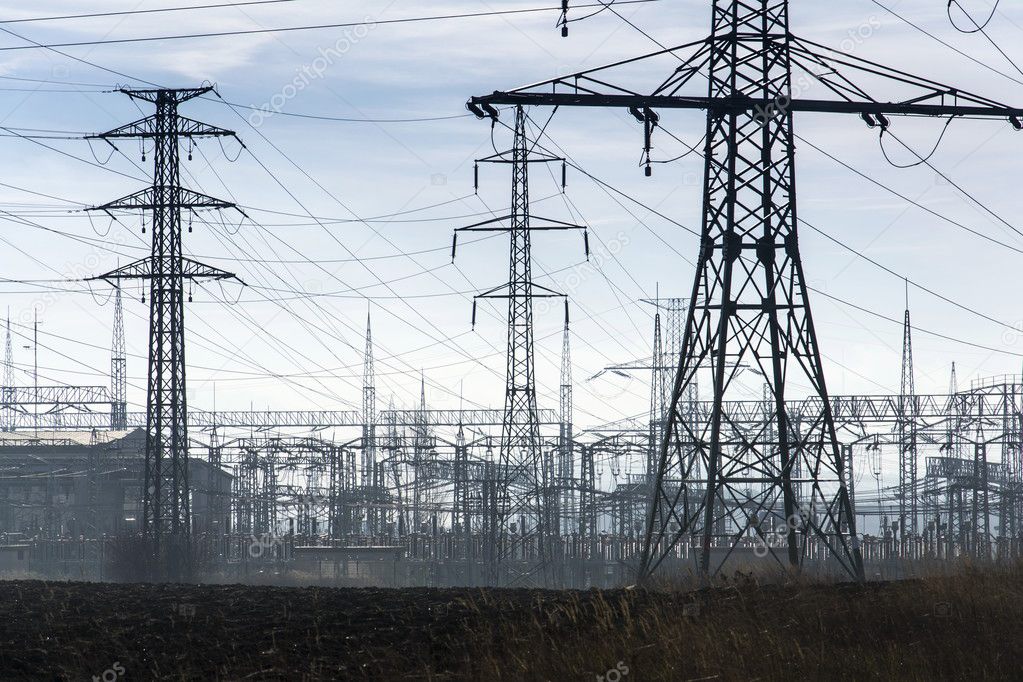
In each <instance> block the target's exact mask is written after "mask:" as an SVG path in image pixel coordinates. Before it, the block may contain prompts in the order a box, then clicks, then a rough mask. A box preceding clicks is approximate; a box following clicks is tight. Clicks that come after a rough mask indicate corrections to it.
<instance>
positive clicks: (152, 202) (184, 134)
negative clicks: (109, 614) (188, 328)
mask: <svg viewBox="0 0 1023 682" xmlns="http://www.w3.org/2000/svg"><path fill="white" fill-rule="evenodd" d="M211 90H212V87H202V88H188V89H176V90H169V89H155V90H134V89H124V88H122V89H121V92H122V93H124V94H126V95H128V96H129V97H131V98H132V99H136V100H141V101H144V102H149V103H151V104H154V105H156V113H155V114H153V115H151V116H147V117H145V118H143V119H140V120H138V121H135V122H133V123H129V124H127V125H125V126H121V127H120V128H115V129H114V130H111V131H109V132H106V133H102V134H99V135H91V136H89V139H99V140H105V141H106V142H108V143H109V144H111V146H113V142H111V140H116V139H122V138H140V139H141V140H142V141H143V145H144V144H145V142H146V141H147V140H151V141H152V142H153V147H154V149H153V184H152V186H151V187H148V188H146V189H143V190H141V191H138V192H135V193H134V194H130V195H128V196H126V197H124V198H122V199H117V200H115V201H112V202H110V203H107V204H103V205H102V206H98V207H95V208H93V209H90V210H97V211H105V212H107V213H109V214H111V215H113V211H117V210H139V211H150V212H151V213H152V219H151V225H152V249H151V253H150V255H149V257H147V258H143V259H141V260H138V261H135V262H134V263H129V264H128V265H126V266H124V267H121V268H118V269H117V270H114V271H112V272H108V273H106V274H105V275H100V276H98V277H94V278H93V279H98V280H105V281H107V282H110V283H111V284H113V285H114V286H115V287H119V286H120V284H121V281H122V280H129V279H139V280H144V281H145V282H147V283H148V284H149V296H150V298H149V372H148V382H147V383H148V386H147V395H146V453H145V484H144V486H143V514H142V534H143V537H144V539H145V540H146V543H147V544H146V551H147V552H148V554H149V557H148V558H149V559H150V560H151V565H150V566H149V570H150V571H151V576H152V577H153V578H154V579H157V580H171V581H180V580H187V579H189V578H190V576H191V572H192V555H191V505H190V495H189V485H188V426H187V425H188V422H187V407H186V402H185V317H184V302H185V288H184V283H185V280H189V281H191V282H194V281H196V280H218V279H219V280H222V279H228V278H231V277H234V275H232V274H231V273H229V272H226V271H224V270H221V269H219V268H215V267H212V266H209V265H205V264H203V263H199V262H197V261H194V260H192V259H190V258H185V257H183V256H182V254H181V222H182V221H181V214H182V210H188V211H191V212H193V213H194V212H195V211H196V210H197V209H226V208H233V207H234V204H232V203H229V202H226V201H221V200H219V199H214V198H213V197H210V196H206V195H205V194H200V193H199V192H195V191H193V190H190V189H186V188H184V187H182V186H181V175H180V159H179V154H178V152H179V150H178V144H179V142H180V140H182V139H188V140H190V141H191V140H192V139H194V138H199V137H224V136H230V135H234V133H233V132H231V131H230V130H225V129H223V128H217V127H215V126H211V125H207V124H205V123H200V122H198V121H193V120H191V119H189V118H185V117H183V116H180V115H179V114H178V105H179V104H181V103H182V102H185V101H187V100H190V99H192V98H195V97H199V96H200V95H203V94H205V93H207V92H210V91H211ZM143 159H144V157H143ZM144 229H145V227H144V223H143V230H144ZM189 298H191V297H189Z"/></svg>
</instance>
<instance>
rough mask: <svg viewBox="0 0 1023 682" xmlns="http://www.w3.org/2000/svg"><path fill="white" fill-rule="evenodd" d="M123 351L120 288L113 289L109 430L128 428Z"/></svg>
mask: <svg viewBox="0 0 1023 682" xmlns="http://www.w3.org/2000/svg"><path fill="white" fill-rule="evenodd" d="M127 367H128V364H127V358H126V353H125V349H124V308H123V306H122V304H121V287H115V288H114V333H113V339H112V342H111V348H110V428H111V429H113V430H114V431H124V430H126V429H127V428H128V375H127Z"/></svg>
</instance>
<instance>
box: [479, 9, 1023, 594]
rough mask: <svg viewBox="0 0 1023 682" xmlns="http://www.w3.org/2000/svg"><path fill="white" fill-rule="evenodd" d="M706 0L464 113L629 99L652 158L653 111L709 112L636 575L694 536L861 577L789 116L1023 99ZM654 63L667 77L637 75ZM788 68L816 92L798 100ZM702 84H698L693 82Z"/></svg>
mask: <svg viewBox="0 0 1023 682" xmlns="http://www.w3.org/2000/svg"><path fill="white" fill-rule="evenodd" d="M710 9H711V32H710V35H709V36H708V37H707V38H705V39H704V40H698V41H694V42H691V43H688V44H685V45H669V46H667V47H666V48H665V49H659V50H657V51H656V52H652V53H650V54H647V55H643V56H639V57H636V58H632V59H628V60H624V61H621V62H616V63H614V64H609V65H607V66H603V67H597V68H594V69H588V70H581V71H577V72H575V73H572V74H570V75H568V76H563V77H559V78H554V79H550V80H546V81H542V82H539V83H534V84H531V85H528V86H525V87H522V88H518V89H515V90H511V91H496V92H493V93H491V94H488V95H483V96H479V97H473V98H471V99H470V100H469V103H468V107H469V109H470V111H473V113H476V114H477V115H478V116H481V117H482V116H485V115H487V113H488V111H487V109H486V107H490V109H491V110H493V109H494V108H495V106H498V105H513V106H524V105H530V104H531V105H548V106H559V107H577V106H586V107H614V108H617V109H620V110H629V111H630V112H631V113H632V114H633V116H634V117H636V118H637V119H638V120H639V121H641V122H642V123H643V127H644V154H649V152H650V149H651V142H650V140H651V136H652V135H653V134H655V133H656V130H657V128H658V126H662V127H663V123H661V120H660V116H659V114H658V113H657V112H656V111H655V110H657V109H667V108H671V109H697V110H704V111H705V112H706V137H705V140H704V143H703V158H704V187H703V223H702V228H701V234H700V247H699V253H698V256H697V262H696V272H695V279H694V281H693V288H692V294H691V296H690V304H689V309H688V311H687V320H686V328H685V334H684V337H683V339H682V348H681V353H680V354H679V362H678V366H677V371H676V374H675V378H674V381H673V385H672V391H671V398H670V408H669V410H668V415H667V428H666V429H665V434H664V438H663V440H662V443H661V448H660V452H659V453H658V462H657V478H656V483H655V488H656V490H655V493H654V496H653V499H652V500H651V505H650V513H649V517H648V524H647V532H646V538H645V542H644V552H643V557H642V560H641V562H640V566H639V569H638V573H639V575H640V577H641V578H646V577H648V576H650V574H651V573H653V572H654V571H655V570H658V568H659V567H661V566H662V565H664V564H665V562H666V561H668V562H669V563H675V560H674V557H676V556H677V554H678V552H677V549H678V547H679V546H680V544H689V543H693V544H695V545H696V547H697V548H698V550H697V551H696V552H695V553H694V556H695V558H696V566H697V569H698V571H699V572H700V573H701V574H703V575H709V574H715V573H718V572H720V571H721V570H723V569H725V570H727V565H728V564H729V563H730V562H731V561H735V560H736V559H737V558H738V557H739V556H741V552H738V553H737V552H736V551H735V550H736V549H739V548H740V547H743V546H748V543H749V542H750V540H751V538H752V537H756V538H759V539H760V541H761V542H764V543H765V544H769V545H771V546H769V547H768V550H769V552H768V554H769V556H770V557H771V558H772V559H773V560H775V561H776V562H777V563H778V565H779V566H781V567H783V568H786V569H792V568H795V569H798V568H799V567H801V566H802V565H803V563H804V559H805V558H806V557H807V556H809V550H810V546H811V544H810V543H811V542H813V543H816V544H817V545H818V546H821V547H823V548H825V549H824V553H825V554H826V555H827V556H828V557H829V558H831V559H833V560H834V561H835V562H837V564H838V565H839V566H841V567H842V568H843V569H844V570H845V571H846V572H848V573H849V574H851V575H853V576H855V577H857V578H860V579H862V577H863V563H862V557H861V553H860V549H859V539H858V535H857V533H856V529H855V519H854V518H853V517H852V505H851V500H850V499H849V494H848V488H847V484H846V472H845V462H844V459H843V454H842V450H841V449H840V444H839V442H838V436H837V433H836V431H835V421H834V417H833V414H832V405H831V401H830V397H829V394H828V391H827V386H826V383H825V380H824V371H823V366H822V361H821V352H820V348H819V345H818V340H817V332H816V329H815V327H814V323H813V317H812V315H811V313H810V302H809V293H808V288H807V285H806V277H805V275H804V271H803V261H802V257H801V253H800V248H799V236H798V220H797V217H796V196H795V187H796V185H795V133H794V127H793V121H794V115H795V114H796V113H797V112H818V113H825V112H827V113H835V114H852V115H855V116H857V117H860V118H861V119H862V120H863V121H864V122H865V123H866V124H867V125H868V126H870V127H872V128H875V129H877V130H878V131H879V132H881V133H882V134H884V132H885V131H886V130H888V129H889V127H890V125H891V121H890V119H889V116H895V115H907V116H912V115H919V116H947V117H953V116H970V117H1000V118H1006V119H1009V120H1010V121H1012V122H1013V125H1014V127H1017V128H1020V127H1023V124H1021V123H1020V117H1021V116H1023V110H1021V109H1017V108H1013V107H1007V106H1005V105H1002V104H1000V103H998V102H995V101H993V100H990V99H987V98H985V97H982V96H979V95H974V94H972V93H969V92H967V91H965V90H963V89H960V88H954V87H951V86H948V85H944V84H941V83H938V82H935V81H932V80H929V79H925V78H919V77H916V76H912V75H910V74H907V73H905V72H902V71H898V70H895V69H891V68H889V67H886V66H884V65H881V64H877V63H875V62H870V61H867V60H864V59H861V58H858V57H854V56H852V55H850V54H847V53H845V52H842V51H839V50H832V49H830V48H828V47H826V46H823V45H820V44H818V43H814V42H812V41H809V40H806V39H803V38H801V37H798V36H795V35H794V34H793V33H792V32H791V31H790V30H789V2H787V1H786V0H711V2H710ZM644 60H650V62H647V63H643V62H644ZM651 62H658V63H661V64H663V65H664V67H665V74H666V75H665V76H664V77H659V78H657V79H656V80H652V81H651V82H650V83H649V84H648V85H643V84H642V83H639V82H637V81H640V80H641V79H642V78H644V74H646V73H651V72H653V70H654V68H656V64H651ZM643 67H647V68H646V69H644V68H643ZM794 70H799V71H800V74H799V77H800V78H801V79H802V78H804V77H805V80H806V82H807V84H808V86H809V85H810V84H812V85H813V89H816V90H818V91H820V92H822V93H823V94H824V96H823V97H816V98H814V97H810V96H806V97H803V96H799V97H797V96H796V94H797V93H796V92H795V91H794V88H793V71H794ZM623 73H624V74H625V75H622V74H623ZM700 80H705V81H706V83H707V86H706V89H704V90H703V92H702V93H700V92H697V91H694V88H693V85H694V84H695V83H698V82H699V81H700ZM865 81H871V82H872V83H873V84H874V85H877V84H878V83H880V84H881V86H883V87H884V88H885V90H886V95H888V96H892V94H893V90H898V93H897V94H896V95H895V96H896V97H897V99H896V100H894V101H888V102H881V101H878V99H876V98H874V97H872V96H871V95H870V93H869V92H868V91H867V88H869V87H871V85H870V83H865ZM810 89H811V88H809V87H807V88H800V93H801V95H805V94H807V93H808V90H810ZM647 168H648V169H649V166H647ZM648 174H649V173H648ZM747 370H751V371H752V370H755V371H756V373H757V374H759V375H760V376H762V377H763V378H764V380H765V381H764V382H765V383H766V384H767V386H768V395H767V397H768V401H770V407H771V412H772V414H771V415H770V421H771V422H773V424H772V432H773V437H772V438H771V439H767V438H757V439H755V440H754V442H752V443H750V442H748V441H747V439H746V438H744V437H743V436H742V435H741V434H740V433H737V432H736V430H735V429H734V428H733V426H732V424H731V422H730V420H729V414H728V413H729V410H730V409H735V408H734V407H733V404H734V403H735V402H738V401H741V400H742V398H743V397H744V394H743V390H744V386H743V385H742V382H741V381H736V378H737V376H738V375H739V374H740V373H742V372H745V371H747ZM701 374H703V375H705V376H706V377H707V378H706V380H707V382H708V385H709V392H710V394H711V395H710V397H711V406H710V409H709V414H708V415H706V417H703V416H701V418H700V420H699V421H698V422H696V423H692V422H690V421H688V420H687V419H686V415H685V410H684V407H685V404H686V402H688V401H687V400H686V394H687V391H688V389H689V387H690V386H691V385H692V384H693V382H695V381H696V380H697V377H698V376H699V375H701ZM793 385H799V386H808V387H809V389H810V390H809V394H810V395H809V398H810V402H809V403H807V405H813V409H811V410H809V411H806V412H804V413H802V414H800V415H792V414H790V413H789V405H788V402H787V401H788V399H789V398H790V397H794V396H791V395H790V391H789V387H790V386H793ZM797 462H798V463H799V464H800V465H801V468H802V471H803V472H804V473H803V474H802V478H803V479H804V480H802V481H800V480H796V476H795V471H796V470H797ZM797 488H802V490H803V491H805V494H803V495H802V496H799V495H797ZM797 498H798V499H797ZM771 527H773V528H775V529H778V528H787V530H786V531H784V536H785V540H784V542H782V543H780V544H781V545H782V546H781V547H777V546H776V545H778V544H779V543H767V542H766V537H765V529H767V528H771Z"/></svg>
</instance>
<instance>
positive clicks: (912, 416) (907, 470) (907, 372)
mask: <svg viewBox="0 0 1023 682" xmlns="http://www.w3.org/2000/svg"><path fill="white" fill-rule="evenodd" d="M916 402H917V401H916V388H915V382H914V380H913V326H912V324H911V323H910V316H909V302H908V300H907V302H906V311H905V316H904V318H903V324H902V381H901V383H900V388H899V540H900V541H901V543H902V549H903V553H904V556H908V555H906V554H905V553H906V552H913V549H912V546H911V543H912V542H915V538H916V537H917V535H918V534H919V530H920V529H919V527H918V518H917V517H918V514H917V497H918V491H917V484H918V480H919V479H918V476H917V412H918V410H917V404H916Z"/></svg>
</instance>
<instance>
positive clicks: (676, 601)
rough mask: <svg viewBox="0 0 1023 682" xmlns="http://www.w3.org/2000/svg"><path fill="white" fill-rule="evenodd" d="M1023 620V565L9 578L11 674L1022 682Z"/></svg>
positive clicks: (2, 609) (0, 605)
mask: <svg viewBox="0 0 1023 682" xmlns="http://www.w3.org/2000/svg"><path fill="white" fill-rule="evenodd" d="M180 603H188V604H191V605H194V609H195V614H194V616H192V615H189V616H188V617H183V616H182V615H181V614H180V613H177V612H175V606H174V605H175V604H180ZM1021 612H1023V569H1021V568H1018V567H1017V568H1005V569H986V570H978V569H970V568H965V569H963V570H962V571H960V572H959V573H957V574H955V575H951V576H945V577H936V578H929V579H924V580H913V581H904V582H899V583H874V584H869V585H866V586H857V585H849V584H832V585H812V584H803V583H799V582H791V583H789V584H774V585H758V584H756V582H755V581H753V580H752V579H748V578H743V579H739V580H737V581H728V582H726V583H725V584H722V585H720V586H716V587H714V588H708V589H704V590H698V591H689V592H683V591H677V590H610V591H587V592H549V591H533V590H479V589H475V590H451V589H449V590H430V589H409V590H382V589H327V588H319V587H311V588H302V589H295V588H284V587H252V586H215V585H201V586H188V585H110V584H107V585H99V584H85V583H44V582H38V581H27V582H8V583H0V621H2V622H4V623H5V624H7V627H5V629H4V630H5V631H4V632H3V633H2V634H0V678H2V679H82V678H85V679H88V678H89V677H90V676H91V675H96V674H99V673H102V672H103V671H104V670H105V669H107V668H108V667H109V666H110V665H111V664H112V663H113V662H114V661H118V662H119V663H120V664H121V665H123V666H124V668H125V669H126V671H127V673H126V675H125V676H124V678H123V679H227V680H237V679H243V678H246V679H264V680H279V679H289V680H290V679H293V680H319V679H324V680H326V679H332V680H334V679H337V680H349V679H372V680H405V679H418V680H461V679H471V680H558V681H561V680H597V679H599V678H598V676H604V679H606V680H608V682H616V681H620V682H646V681H648V680H671V681H673V682H674V681H681V680H781V679H785V680H793V679H796V680H802V679H822V680H825V679H826V680H854V679H855V680H872V679H877V680H940V679H957V680H962V679H969V680H974V679H1019V677H1020V673H1019V661H1020V660H1021V654H1023V623H1021V619H1020V617H1019V614H1020V613H1021ZM626 669H627V670H628V672H627V673H624V671H625V670H626ZM611 671H614V672H611Z"/></svg>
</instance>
